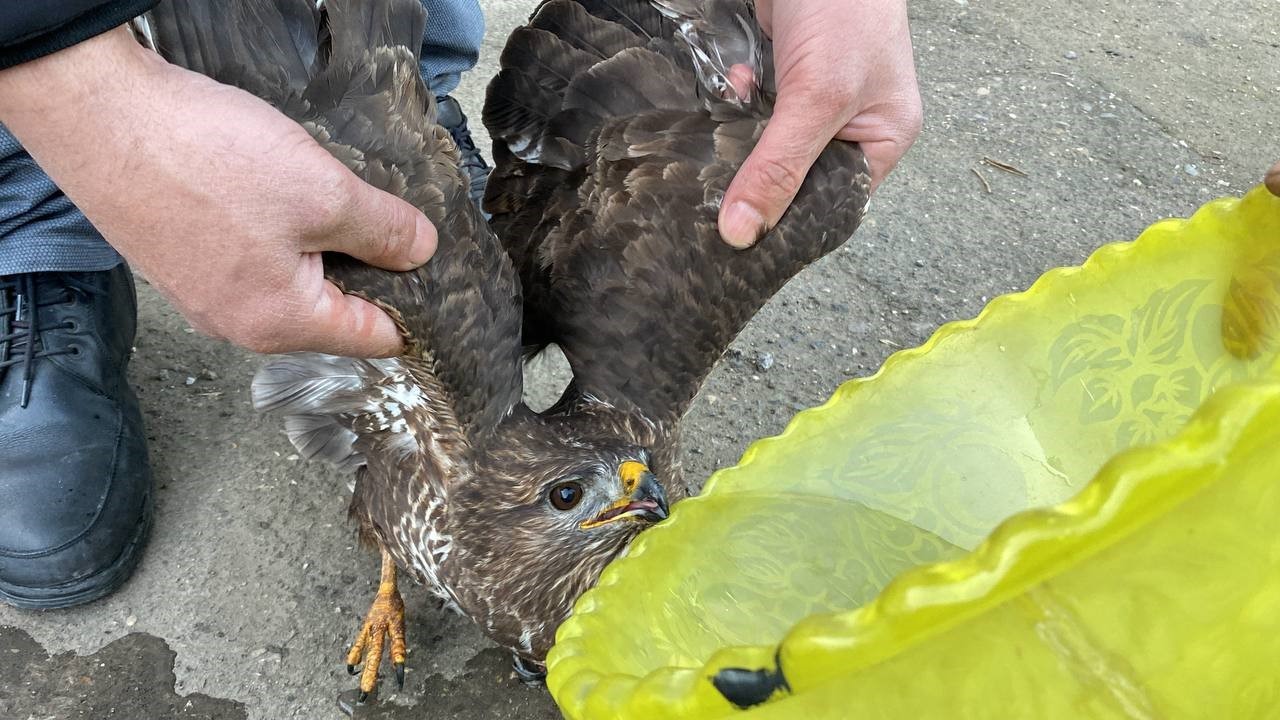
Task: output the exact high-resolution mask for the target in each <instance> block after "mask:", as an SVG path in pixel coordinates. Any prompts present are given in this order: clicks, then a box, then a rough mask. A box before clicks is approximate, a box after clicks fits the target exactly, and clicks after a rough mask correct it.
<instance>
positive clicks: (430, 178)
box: [151, 0, 521, 463]
mask: <svg viewBox="0 0 1280 720" xmlns="http://www.w3.org/2000/svg"><path fill="white" fill-rule="evenodd" d="M151 21H152V28H151V29H152V34H153V36H154V40H155V44H156V46H157V48H158V50H159V51H160V52H161V53H162V54H164V55H165V56H166V57H168V58H169V59H170V60H171V61H173V62H175V63H177V64H180V65H184V66H186V67H188V68H191V69H193V70H196V71H198V72H202V73H204V74H206V75H209V76H211V77H213V78H214V79H216V80H219V81H221V82H224V83H228V84H232V85H236V86H239V87H241V88H243V89H245V90H248V91H249V92H252V93H254V94H256V95H258V96H259V97H262V98H263V99H265V100H267V101H268V102H270V103H272V104H273V105H275V106H276V107H277V108H279V109H280V110H281V111H282V112H284V113H285V114H286V115H288V116H289V117H291V118H292V119H294V120H295V121H297V122H298V123H300V124H301V125H302V126H303V127H305V128H306V129H307V130H308V131H310V133H311V135H312V136H313V137H314V138H315V139H316V140H317V141H319V142H320V144H321V145H322V146H324V147H325V148H326V149H327V150H329V151H330V152H331V153H332V154H333V155H334V156H335V157H337V158H338V159H339V160H341V161H342V162H343V163H344V164H346V166H347V167H349V168H351V169H352V170H353V171H354V172H355V173H356V174H357V175H358V176H360V177H361V178H363V179H364V180H365V181H367V182H369V183H370V184H372V185H373V186H375V187H377V188H380V189H382V190H386V191H388V192H391V193H393V194H395V195H398V196H400V197H402V198H404V199H406V200H408V201H409V202H410V203H412V204H413V205H415V206H416V207H418V208H419V209H421V210H422V211H423V212H424V213H425V214H426V215H427V217H428V218H430V219H431V221H432V222H433V223H435V225H436V228H437V229H438V231H439V248H438V250H437V252H436V255H435V257H434V258H432V260H431V261H430V262H429V263H427V264H426V265H425V266H423V267H422V268H420V269H418V270H415V271H412V272H406V273H396V272H389V271H386V270H381V269H378V268H374V267H371V266H369V265H366V264H364V263H362V262H359V261H357V260H354V259H352V258H350V257H347V256H343V255H338V254H329V255H327V256H326V258H325V270H326V273H327V274H328V275H329V277H330V278H332V279H333V280H334V281H335V282H337V283H338V284H339V285H340V286H341V287H342V288H343V289H344V290H346V291H347V292H349V293H353V294H357V295H360V296H362V297H365V298H368V299H370V300H372V301H374V302H376V303H378V304H380V305H382V306H383V307H385V308H387V309H388V310H389V311H390V312H391V314H392V315H393V317H395V318H396V319H397V321H398V322H399V323H400V324H401V326H402V329H403V330H404V331H405V333H406V335H407V337H408V338H409V340H410V341H411V343H410V345H411V348H410V352H409V353H408V354H407V355H406V356H405V357H404V358H401V359H400V362H399V363H398V366H397V367H400V368H403V369H404V370H406V371H407V372H409V373H410V377H409V379H408V381H409V382H411V383H412V384H414V385H416V386H417V387H418V389H419V390H421V391H423V392H426V393H428V394H429V395H432V397H431V398H430V399H431V401H432V402H433V403H435V404H436V405H438V406H439V407H438V409H439V410H440V411H441V412H444V413H445V414H446V415H447V416H448V417H449V420H450V423H451V424H453V423H456V425H457V426H458V427H459V428H460V430H461V432H463V433H464V434H465V435H466V436H467V437H468V438H471V439H474V437H475V436H476V435H480V434H484V433H487V432H489V431H490V430H492V429H493V428H494V427H496V426H497V424H498V423H499V422H500V421H501V419H502V418H503V417H505V416H506V415H507V413H508V412H509V411H510V410H511V408H512V407H514V406H515V405H516V404H518V403H519V401H520V397H521V371H520V343H519V332H520V291H519V285H518V280H517V278H516V276H515V272H514V270H513V268H512V266H511V262H510V260H509V258H508V257H507V255H506V253H505V252H504V251H503V249H502V246H501V245H500V243H499V242H498V240H497V238H496V236H495V235H494V234H493V233H492V232H491V231H490V230H489V229H488V227H487V225H486V224H485V222H484V220H483V219H482V218H481V216H480V214H479V212H478V211H477V209H476V208H475V207H474V206H473V205H472V203H471V202H470V201H469V199H468V195H467V181H466V175H465V173H464V172H463V171H462V170H461V169H460V163H459V157H458V151H457V148H456V147H455V146H454V144H453V142H452V140H451V139H450V137H449V134H448V132H447V131H445V130H444V129H443V128H441V127H440V126H438V125H437V124H436V123H435V109H434V101H433V98H432V97H431V94H430V93H429V92H428V91H427V89H426V87H425V86H424V85H423V83H422V80H421V78H420V76H419V69H418V59H419V53H420V48H421V43H422V32H423V27H424V25H425V13H424V11H423V9H422V6H421V4H420V2H418V0H365V1H363V2H361V1H356V0H329V1H328V2H326V3H324V4H323V5H322V6H321V9H320V10H317V9H316V3H315V2H314V0H231V1H228V0H165V2H164V3H163V4H162V5H160V6H159V7H158V8H157V9H156V10H155V11H153V13H152V15H151ZM298 362H299V361H298V359H297V358H296V357H294V358H292V359H291V360H289V361H288V363H286V364H285V365H281V364H279V363H277V364H276V365H270V366H268V367H267V368H265V369H264V370H263V374H264V375H265V378H264V379H265V380H266V381H268V382H269V383H271V382H275V383H276V384H277V385H278V384H279V383H281V382H284V381H285V380H287V379H288V378H290V377H293V376H295V375H297V373H296V370H297V363H298ZM289 363H292V366H289ZM290 367H292V369H290ZM342 367H348V366H342ZM350 367H358V368H360V369H361V372H362V373H363V374H364V375H365V376H366V377H365V378H364V380H365V381H367V382H364V384H363V385H361V387H365V386H367V387H369V388H376V387H381V386H382V385H383V384H385V383H383V379H384V378H383V376H384V375H386V373H382V372H381V371H378V372H373V370H374V369H376V366H374V365H368V364H365V365H360V364H356V365H354V366H350ZM273 368H274V370H273ZM337 368H338V366H336V365H334V364H332V363H330V362H329V361H328V360H327V359H325V358H323V357H317V358H316V359H315V362H314V363H313V364H312V367H311V368H310V369H309V370H308V372H306V373H303V375H304V376H305V377H308V378H311V379H312V380H316V379H317V378H318V379H320V380H323V373H324V372H328V371H332V372H336V373H338V375H339V376H341V375H342V373H343V372H344V371H342V370H339V369H337ZM348 369H350V368H349V367H348ZM273 373H274V377H273ZM392 375H396V373H392ZM401 380H404V378H401ZM362 382H363V381H362ZM332 385H333V388H331V389H332V390H334V391H335V392H336V388H337V387H339V386H341V387H342V388H344V390H343V391H344V392H347V391H350V390H351V389H352V386H351V385H350V384H349V383H348V384H346V385H343V383H341V382H335V383H332ZM307 387H308V389H307V390H306V391H305V392H304V391H302V390H299V391H298V392H297V393H295V396H294V397H293V399H292V401H291V402H290V403H289V404H287V405H284V406H280V405H278V404H277V405H276V406H275V407H276V409H277V410H279V411H280V412H283V413H285V414H302V415H306V414H311V415H313V416H315V417H324V416H326V414H328V415H332V413H329V410H330V409H331V408H332V407H348V406H349V405H350V400H351V398H349V397H346V398H343V397H338V398H337V399H336V400H335V398H334V397H333V396H332V393H327V392H323V391H322V390H323V389H324V387H325V383H323V382H320V383H319V384H315V383H312V384H311V385H308V386H307ZM371 392H372V391H371ZM370 398H371V399H372V400H375V401H376V400H378V397H377V393H376V392H374V393H373V394H372V395H370ZM333 420H334V422H335V423H338V422H339V420H340V418H338V417H337V416H334V417H333ZM343 423H344V424H345V425H350V423H349V422H345V421H343ZM314 429H315V428H312V430H314ZM330 431H331V434H332V435H333V438H339V437H343V438H348V439H350V438H349V436H348V435H345V434H343V433H340V432H338V431H337V430H336V429H333V428H330ZM291 437H293V439H294V440H295V443H298V442H302V445H300V447H302V446H306V442H304V441H303V440H304V439H303V438H300V437H298V436H295V435H294V433H291ZM333 438H331V439H333ZM325 447H327V448H328V449H327V450H326V451H325V452H323V453H322V454H323V455H324V456H325V457H327V458H329V459H331V460H334V461H337V462H340V463H341V462H346V460H345V459H344V456H343V453H346V454H347V457H350V456H352V455H353V454H356V453H357V452H358V451H357V450H356V449H355V448H353V447H352V446H351V443H350V442H347V443H346V444H345V445H343V444H342V443H338V442H333V443H329V444H326V445H325Z"/></svg>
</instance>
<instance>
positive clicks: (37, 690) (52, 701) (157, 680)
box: [0, 626, 248, 720]
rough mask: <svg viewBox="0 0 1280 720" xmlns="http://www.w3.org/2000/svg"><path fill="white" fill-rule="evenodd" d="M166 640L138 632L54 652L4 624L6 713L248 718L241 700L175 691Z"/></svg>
mask: <svg viewBox="0 0 1280 720" xmlns="http://www.w3.org/2000/svg"><path fill="white" fill-rule="evenodd" d="M175 657H177V655H176V653H174V651H173V650H171V649H169V646H168V644H166V643H165V641H164V640H161V639H160V638H158V637H154V636H152V635H147V634H145V633H132V634H129V635H125V636H124V637H122V638H120V639H119V640H116V641H114V642H111V643H108V644H107V645H106V646H104V647H103V648H102V649H101V650H99V651H98V652H96V653H94V654H92V655H76V654H75V653H71V652H64V653H58V654H56V655H50V654H48V653H47V652H45V649H44V648H43V647H41V646H40V644H39V643H37V642H36V641H35V640H32V639H31V636H30V635H28V634H27V633H25V632H23V631H22V630H19V629H18V628H15V627H8V626H0V677H3V678H6V681H5V682H4V683H3V685H0V717H5V718H31V719H32V720H36V719H37V718H38V719H41V720H43V718H58V720H64V719H65V720H81V719H83V720H100V719H102V718H117V717H118V718H155V719H156V720H161V719H162V718H174V719H175V720H176V719H178V718H181V720H245V718H247V717H248V711H246V710H245V706H244V705H243V704H242V703H238V702H235V701H234V700H223V699H221V698H214V697H209V696H208V695H204V694H202V693H192V694H190V695H178V694H177V693H176V692H174V681H175V679H176V678H175V677H174V674H173V661H174V658H175Z"/></svg>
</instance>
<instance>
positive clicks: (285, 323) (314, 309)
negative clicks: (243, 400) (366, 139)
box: [0, 28, 436, 357]
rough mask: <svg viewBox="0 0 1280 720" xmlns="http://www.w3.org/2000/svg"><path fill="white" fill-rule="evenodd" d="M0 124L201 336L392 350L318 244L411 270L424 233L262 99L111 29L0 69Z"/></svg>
mask: <svg viewBox="0 0 1280 720" xmlns="http://www.w3.org/2000/svg"><path fill="white" fill-rule="evenodd" d="M0 121H3V122H4V123H5V124H6V125H7V126H8V127H9V129H10V130H11V131H12V132H13V133H14V135H16V136H17V137H18V139H19V140H21V141H22V142H23V144H24V146H25V147H26V148H27V150H28V151H29V152H30V153H31V155H32V156H33V157H34V158H35V159H36V161H37V162H39V163H40V166H41V167H42V168H43V169H44V170H45V171H46V172H47V173H49V176H50V177H52V178H53V179H54V181H55V182H57V183H58V185H59V187H61V188H62V189H63V191H64V192H66V194H67V196H68V197H70V198H71V199H72V201H74V202H75V203H76V205H77V206H79V207H80V209H81V210H82V211H83V212H84V213H85V215H86V216H87V217H88V218H89V220H90V221H91V222H92V223H93V224H94V226H95V227H96V228H97V229H98V230H99V231H100V232H101V233H102V234H103V236H104V237H105V238H106V239H107V241H108V242H110V243H111V244H112V246H114V247H115V248H116V249H117V250H118V251H119V252H120V254H121V255H123V256H124V257H125V258H126V259H128V260H129V262H130V264H132V265H133V266H134V267H135V268H137V269H138V270H140V271H141V272H142V273H143V274H144V275H145V276H146V277H147V279H148V280H149V281H150V282H151V283H152V284H153V285H154V286H155V287H156V288H157V289H159V290H160V292H161V293H163V294H164V295H165V296H166V297H168V298H169V299H170V300H171V301H172V302H173V304H174V305H175V306H177V308H178V310H179V312H181V313H182V314H183V315H184V316H185V317H186V318H187V320H188V322H190V323H191V325H192V326H193V327H195V328H196V329H198V330H200V331H201V332H204V333H207V334H209V335H213V336H215V337H220V338H224V339H227V340H230V341H231V342H233V343H235V344H237V345H241V346H243V347H246V348H249V349H251V350H255V351H259V352H285V351H291V350H315V351H322V352H328V353H334V354H339V355H349V356H365V357H380V356H390V355H394V354H396V353H398V352H400V351H401V349H402V342H401V339H400V336H399V332H398V331H397V329H396V327H395V324H394V323H393V322H392V321H391V318H390V317H388V316H387V315H386V314H385V313H384V312H382V311H381V310H380V309H378V308H377V307H376V306H374V305H372V304H371V303H368V302H365V301H364V300H361V299H359V298H356V297H354V296H351V295H345V294H343V293H342V292H341V291H340V290H338V288H337V286H335V285H333V284H332V283H330V282H328V281H327V280H325V279H324V274H323V273H324V270H323V266H322V263H321V255H320V253H321V252H322V251H326V250H332V251H338V252H343V253H346V254H348V255H352V256H354V257H357V258H359V259H361V260H364V261H366V262H369V263H371V264H373V265H377V266H379V267H384V268H387V269H390V270H410V269H412V268H414V267H417V266H418V265H421V264H422V263H424V262H426V260H427V259H428V258H430V257H431V255H432V253H433V252H434V251H435V246H436V234H435V228H433V227H432V226H431V223H430V222H429V221H428V220H427V219H426V217H425V216H423V215H422V214H421V213H420V212H418V211H417V210H416V209H415V208H414V207H412V206H411V205H409V204H408V203H406V202H404V201H403V200H400V199H399V198H396V197H393V196H391V195H389V194H387V193H384V192H381V191H379V190H376V189H374V188H373V187H370V186H369V185H367V184H365V183H364V182H362V181H361V180H360V179H359V178H357V177H356V176H355V174H353V173H352V172H351V171H350V170H348V169H347V168H346V167H345V166H343V165H342V164H341V163H340V162H338V161H337V160H336V159H334V158H333V156H331V155H329V154H328V153H327V152H326V151H325V150H324V149H323V148H321V147H320V145H318V144H317V143H316V142H315V141H314V140H313V139H312V138H311V136H310V135H309V134H308V133H307V132H306V130H304V129H303V128H302V127H301V126H300V125H298V124H297V123H295V122H293V121H292V120H289V119H288V118H286V117H285V116H284V115H282V114H280V113H279V112H277V111H276V110H275V109H274V108H272V107H271V106H270V105H268V104H267V103H265V102H263V101H262V100H259V99H258V98H256V97H254V96H252V95H250V94H248V93H246V92H243V91H241V90H238V89H236V88H232V87H229V86H225V85H220V84H218V83H216V82H213V81H212V80H209V79H208V78H206V77H203V76H201V75H197V74H195V73H192V72H188V71H186V70H183V69H181V68H178V67H176V66H174V65H170V64H168V63H166V62H164V61H163V60H162V59H160V58H159V56H157V55H155V54H154V53H151V52H150V51H148V50H145V49H144V48H142V47H141V46H139V45H138V44H137V43H136V42H134V40H133V38H132V37H131V36H130V35H129V33H128V32H127V31H125V30H124V28H117V29H115V30H112V31H110V32H107V33H105V34H103V35H100V36H97V37H95V38H92V39H90V40H86V41H85V42H82V43H80V44H78V45H75V46H72V47H71V48H68V49H66V50H63V51H61V52H57V53H54V54H52V55H49V56H46V57H44V58H40V59H38V60H34V61H31V62H29V63H25V64H22V65H18V66H16V67H13V68H10V69H7V70H4V71H0Z"/></svg>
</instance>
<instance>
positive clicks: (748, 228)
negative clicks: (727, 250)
mask: <svg viewBox="0 0 1280 720" xmlns="http://www.w3.org/2000/svg"><path fill="white" fill-rule="evenodd" d="M764 231H765V224H764V217H762V216H761V215H760V213H759V212H757V211H756V209H755V208H753V207H751V206H750V205H748V204H747V203H746V202H744V201H742V200H739V201H738V202H736V203H734V204H732V205H730V206H729V208H728V209H727V210H725V211H724V216H723V217H722V218H721V220H720V237H722V238H724V241H725V242H727V243H729V244H730V245H732V246H733V247H735V248H738V249H739V250H742V249H744V248H749V247H751V246H752V245H755V244H756V242H758V241H759V240H760V236H761V235H764Z"/></svg>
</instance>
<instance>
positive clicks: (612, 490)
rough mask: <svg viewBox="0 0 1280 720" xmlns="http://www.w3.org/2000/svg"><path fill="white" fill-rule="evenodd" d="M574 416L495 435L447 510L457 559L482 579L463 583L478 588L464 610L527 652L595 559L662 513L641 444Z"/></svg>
mask: <svg viewBox="0 0 1280 720" xmlns="http://www.w3.org/2000/svg"><path fill="white" fill-rule="evenodd" d="M575 424H577V423H572V424H560V423H556V424H555V426H554V427H545V426H544V427H537V426H529V427H527V428H525V429H524V430H523V431H521V432H519V433H513V434H512V435H508V436H507V437H506V438H503V440H505V442H498V443H495V445H496V446H497V447H498V448H499V449H495V450H494V451H493V452H491V453H487V454H486V456H485V458H484V460H483V462H482V463H479V464H478V466H477V468H476V470H477V475H476V477H475V478H474V480H473V481H472V482H470V483H468V484H467V487H466V488H458V491H459V492H461V493H462V497H460V498H459V499H458V504H457V512H456V514H455V512H454V511H453V510H452V509H451V511H450V521H449V525H450V527H451V529H452V530H453V533H454V535H453V537H454V546H455V548H456V549H457V551H459V552H462V553H465V554H466V556H467V557H466V559H465V560H464V559H462V558H459V563H460V565H461V564H465V565H467V566H468V567H469V570H470V571H471V572H475V573H477V574H478V575H479V577H478V578H477V580H480V579H483V582H475V583H468V585H475V586H476V587H477V588H478V590H477V592H478V593H479V594H480V595H482V596H481V597H476V598H474V600H472V601H470V602H469V601H468V600H469V599H467V598H463V599H462V600H463V604H464V609H465V610H466V611H467V612H468V614H470V615H472V616H473V617H474V618H475V619H476V620H478V621H479V622H480V624H481V626H482V627H484V628H485V629H486V630H487V631H488V634H489V635H490V636H491V637H493V638H494V639H495V640H497V641H498V642H500V643H502V644H503V645H506V646H507V647H508V648H510V649H511V650H512V651H513V652H515V653H517V654H518V655H520V656H522V657H524V658H525V659H527V660H532V661H541V660H542V659H543V658H544V657H545V655H546V652H547V650H548V649H549V648H550V646H551V642H552V640H553V638H554V634H555V630H556V627H557V626H559V624H560V622H561V621H562V620H564V618H565V617H567V616H568V614H569V611H570V610H571V609H572V606H573V603H574V602H575V601H576V600H577V599H578V597H579V596H580V595H581V594H582V593H583V592H585V591H586V590H587V589H588V588H589V587H590V586H591V585H592V584H593V583H594V582H595V581H596V579H597V578H598V577H599V575H600V572H601V571H602V570H603V569H604V566H605V565H606V564H607V563H608V562H609V561H610V560H612V559H613V558H614V557H617V556H618V555H619V554H620V553H621V552H622V551H623V550H625V549H626V547H627V545H628V544H630V542H631V541H632V539H634V538H635V536H636V535H637V534H638V533H639V532H640V531H641V530H643V529H645V528H646V527H649V526H651V525H653V524H654V523H656V522H658V521H660V520H662V519H664V518H666V517H667V511H668V492H669V489H668V488H667V487H664V484H663V479H662V478H660V477H659V476H658V475H656V474H655V472H654V470H653V469H652V468H651V465H652V459H651V456H650V453H649V451H648V450H647V449H646V448H644V447H642V446H639V445H636V444H634V443H633V442H632V441H630V440H628V439H623V438H620V437H618V436H617V435H613V436H610V434H608V433H604V434H596V433H590V432H584V431H580V430H579V428H577V427H573V425H575ZM631 440H633V439H631ZM466 605H473V606H474V607H465V606H466Z"/></svg>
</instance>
